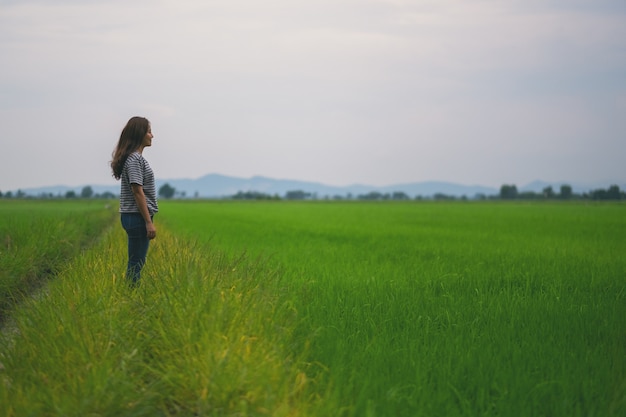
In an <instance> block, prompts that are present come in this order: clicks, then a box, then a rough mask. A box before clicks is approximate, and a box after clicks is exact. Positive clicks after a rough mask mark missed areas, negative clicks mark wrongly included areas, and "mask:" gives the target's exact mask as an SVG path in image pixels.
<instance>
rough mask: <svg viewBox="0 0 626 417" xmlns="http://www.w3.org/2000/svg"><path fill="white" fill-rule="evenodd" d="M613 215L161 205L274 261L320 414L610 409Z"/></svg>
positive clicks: (216, 237)
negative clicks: (324, 410) (321, 402)
mask: <svg viewBox="0 0 626 417" xmlns="http://www.w3.org/2000/svg"><path fill="white" fill-rule="evenodd" d="M625 210H626V207H625V206H623V205H582V204H493V203H491V204H458V203H457V204H414V203H412V204H320V203H300V204H280V203H263V204H258V203H257V204H228V203H216V204H206V203H203V204H193V203H171V204H168V205H166V206H165V207H164V212H166V213H167V212H169V213H170V214H169V215H168V216H164V217H165V220H166V221H167V222H168V224H170V226H171V227H172V228H175V229H176V230H179V231H181V233H186V234H188V235H190V236H191V235H193V236H197V237H200V238H205V239H207V240H208V241H211V242H213V244H214V245H217V246H219V247H223V248H226V250H230V251H232V252H233V253H235V252H236V251H237V250H239V251H242V250H246V251H247V252H248V253H249V254H251V255H254V256H256V255H260V254H262V255H264V256H267V257H268V258H269V259H270V261H269V262H270V263H273V265H275V267H276V268H282V270H283V271H284V277H285V278H284V279H283V280H282V281H281V283H280V285H281V287H280V288H283V289H284V288H286V289H287V292H288V293H289V297H293V298H295V299H296V306H297V307H298V310H299V312H300V318H301V319H300V321H299V327H298V328H297V330H296V331H295V332H294V340H295V341H296V342H295V343H294V345H298V344H300V345H302V346H304V345H305V343H306V342H310V345H309V349H308V360H309V362H311V363H319V364H321V365H322V366H320V367H317V368H312V369H311V370H310V376H311V377H312V378H314V379H315V380H316V381H317V385H316V387H317V389H318V393H319V395H320V396H322V397H323V398H325V399H326V400H327V401H329V403H331V404H333V406H335V407H336V408H335V409H334V410H333V413H332V415H342V416H344V415H345V416H362V415H380V416H396V415H425V416H428V415H471V416H478V415H481V416H496V415H497V416H503V415H514V416H517V415H532V416H589V415H598V416H599V415H603V416H618V415H623V414H626V355H625V353H626V349H625V348H624V346H626V319H625V317H626V302H625V301H626V291H625V290H626V281H625V280H624V279H625V277H626V259H625V258H624V257H623V256H622V254H623V253H624V251H625V250H626V241H625V240H624V239H623V236H624V232H626V216H624V214H625ZM311 335H314V336H311Z"/></svg>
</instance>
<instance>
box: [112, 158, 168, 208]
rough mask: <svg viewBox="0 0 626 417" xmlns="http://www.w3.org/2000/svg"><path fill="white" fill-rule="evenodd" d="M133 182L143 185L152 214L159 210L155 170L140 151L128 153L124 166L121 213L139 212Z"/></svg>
mask: <svg viewBox="0 0 626 417" xmlns="http://www.w3.org/2000/svg"><path fill="white" fill-rule="evenodd" d="M131 184H139V185H141V186H142V187H143V193H144V194H145V196H146V202H147V203H148V211H149V212H150V215H152V214H154V213H156V212H157V211H159V206H158V204H157V196H156V184H155V182H154V172H152V168H150V165H149V164H148V161H146V159H145V158H144V157H143V156H141V154H140V153H139V152H133V153H131V154H130V155H128V158H127V159H126V162H125V163H124V168H123V169H122V188H121V191H120V212H121V213H139V208H138V207H137V202H136V201H135V196H134V195H133V190H132V188H131Z"/></svg>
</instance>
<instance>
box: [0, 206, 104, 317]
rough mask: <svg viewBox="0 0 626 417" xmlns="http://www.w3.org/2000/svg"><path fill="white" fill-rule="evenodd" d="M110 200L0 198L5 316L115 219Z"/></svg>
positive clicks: (0, 290) (0, 302) (0, 301)
mask: <svg viewBox="0 0 626 417" xmlns="http://www.w3.org/2000/svg"><path fill="white" fill-rule="evenodd" d="M106 205H107V202H105V201H100V200H95V201H88V202H85V201H80V202H78V201H71V200H52V201H48V200H45V201H29V200H0V316H2V314H3V311H4V310H5V309H6V308H7V307H8V306H9V305H10V304H11V303H12V302H14V301H15V300H16V299H17V298H21V295H23V294H27V293H28V292H29V291H30V289H32V288H33V287H34V286H37V285H39V284H40V283H41V281H42V280H43V279H44V278H45V276H48V275H50V274H51V273H53V272H55V271H56V270H57V269H58V268H59V267H60V266H61V265H62V264H63V263H64V262H65V261H67V260H68V259H69V258H70V257H71V256H72V255H74V254H76V253H78V251H79V250H80V249H81V248H82V247H83V246H84V245H85V244H86V243H88V242H91V241H92V240H93V239H94V237H96V236H98V235H99V234H100V233H101V232H102V229H103V228H104V227H105V226H106V224H108V223H110V222H112V221H113V219H114V214H115V213H114V210H113V209H112V208H110V207H109V208H108V209H107V208H106V207H105V206H106Z"/></svg>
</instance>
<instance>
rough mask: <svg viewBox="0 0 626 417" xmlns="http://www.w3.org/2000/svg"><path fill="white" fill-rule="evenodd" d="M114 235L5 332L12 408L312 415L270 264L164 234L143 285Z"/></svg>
mask: <svg viewBox="0 0 626 417" xmlns="http://www.w3.org/2000/svg"><path fill="white" fill-rule="evenodd" d="M124 238H125V236H124V235H123V231H121V228H120V229H119V230H118V229H114V230H112V231H111V232H110V233H109V234H108V235H107V236H106V238H105V239H104V240H103V241H102V242H101V243H100V244H99V245H98V247H96V248H94V249H93V250H91V251H89V252H88V253H85V255H84V256H83V257H81V258H80V259H77V260H75V261H74V262H72V263H70V264H69V265H68V266H67V267H66V268H65V270H64V271H63V272H62V273H61V274H60V275H59V277H58V278H57V279H56V280H55V281H53V282H51V283H50V285H49V288H48V290H47V294H46V296H45V297H42V298H40V299H38V300H31V301H29V302H27V303H25V304H24V305H23V306H22V307H21V308H20V309H19V310H18V311H16V313H15V317H14V320H15V329H16V330H15V331H14V332H12V333H11V334H7V335H5V336H4V338H3V344H2V349H1V352H2V354H1V355H0V362H1V363H2V365H3V369H2V371H1V372H0V380H1V383H0V404H2V405H0V407H1V408H2V410H0V414H3V415H15V416H21V415H30V414H37V415H81V416H82V415H149V416H154V415H220V416H221V415H307V409H308V407H309V403H310V401H309V400H310V398H309V397H307V390H308V384H307V378H306V377H305V374H304V372H303V367H306V365H304V364H303V363H302V362H301V358H300V357H298V356H296V355H295V354H294V352H293V351H292V350H290V349H289V347H288V346H285V340H289V337H285V335H288V334H289V332H291V331H292V330H291V326H292V325H293V321H294V314H295V311H293V309H292V308H291V307H290V306H289V305H282V304H281V303H280V300H279V299H278V298H277V297H276V296H275V295H274V294H273V293H272V292H269V291H266V290H265V287H266V286H267V282H264V281H267V280H272V279H274V278H272V276H271V274H269V275H268V274H265V273H264V269H263V268H264V266H263V265H262V264H258V263H257V264H255V263H254V262H251V261H249V260H247V259H234V258H233V259H230V258H227V257H225V256H224V255H223V254H221V253H219V252H217V251H212V250H210V249H208V248H207V247H206V246H201V245H193V244H189V243H187V242H184V241H181V240H178V239H176V238H174V237H173V236H172V235H170V234H169V233H167V231H165V230H164V229H163V228H160V229H159V237H158V240H156V241H154V242H153V244H152V246H151V248H150V252H149V254H148V264H147V266H146V268H145V273H144V274H143V277H142V283H141V286H140V287H139V288H137V289H135V290H133V289H130V288H128V286H127V285H126V283H125V282H124V280H123V279H122V277H123V271H124V267H125V262H126V261H125V239H124Z"/></svg>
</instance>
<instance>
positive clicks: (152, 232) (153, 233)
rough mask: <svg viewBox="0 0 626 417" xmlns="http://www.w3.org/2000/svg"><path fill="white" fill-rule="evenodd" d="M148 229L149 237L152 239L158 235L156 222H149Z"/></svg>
mask: <svg viewBox="0 0 626 417" xmlns="http://www.w3.org/2000/svg"><path fill="white" fill-rule="evenodd" d="M146 230H147V231H148V239H150V240H152V239H154V238H155V237H156V228H155V227H154V223H152V222H151V223H147V224H146Z"/></svg>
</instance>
